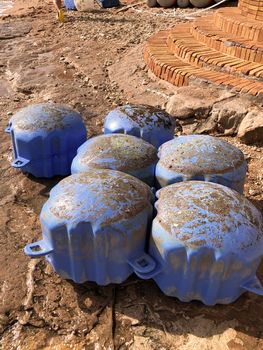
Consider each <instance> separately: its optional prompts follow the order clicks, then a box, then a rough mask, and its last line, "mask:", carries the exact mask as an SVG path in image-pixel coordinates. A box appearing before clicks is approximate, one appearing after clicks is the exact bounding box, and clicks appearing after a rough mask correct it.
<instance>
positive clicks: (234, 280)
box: [137, 181, 263, 305]
mask: <svg viewBox="0 0 263 350" xmlns="http://www.w3.org/2000/svg"><path fill="white" fill-rule="evenodd" d="M157 197H158V201H157V202H156V204H155V206H156V209H157V216H156V217H155V219H154V220H153V225H152V233H151V238H150V247H149V255H150V257H151V258H152V259H153V260H154V261H155V262H156V267H155V269H153V270H152V271H150V272H149V273H147V274H141V273H137V274H138V275H139V276H140V277H141V278H145V279H147V278H153V279H154V280H155V281H156V283H157V284H158V286H159V287H160V289H161V290H162V291H163V292H164V293H165V294H166V295H169V296H173V297H177V298H179V299H180V300H181V301H185V302H188V301H191V300H200V301H202V302H203V303H204V304H206V305H214V304H218V303H219V304H228V303H231V302H233V301H235V300H236V299H237V298H238V297H239V296H240V295H241V294H242V293H244V292H246V291H250V292H254V293H256V294H259V295H263V287H262V286H261V284H260V282H259V281H258V279H257V277H256V270H257V267H258V265H259V263H260V260H261V257H262V255H263V232H262V216H261V213H260V212H259V211H258V210H257V209H256V208H255V207H254V206H253V205H252V204H251V203H250V202H249V201H248V200H247V199H246V198H245V197H243V196H241V195H240V194H239V193H238V192H236V191H233V190H231V189H229V188H227V187H225V186H222V185H219V184H214V183H209V182H201V181H188V182H181V183H178V184H173V185H170V186H167V187H165V188H162V189H161V190H159V191H158V192H157Z"/></svg>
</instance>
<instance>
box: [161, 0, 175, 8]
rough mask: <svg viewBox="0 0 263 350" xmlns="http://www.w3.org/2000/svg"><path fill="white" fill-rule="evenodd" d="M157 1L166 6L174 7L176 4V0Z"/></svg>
mask: <svg viewBox="0 0 263 350" xmlns="http://www.w3.org/2000/svg"><path fill="white" fill-rule="evenodd" d="M157 2H158V4H159V5H160V6H162V7H164V8H168V7H173V6H175V5H176V0H157Z"/></svg>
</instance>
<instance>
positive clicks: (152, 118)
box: [118, 104, 172, 129]
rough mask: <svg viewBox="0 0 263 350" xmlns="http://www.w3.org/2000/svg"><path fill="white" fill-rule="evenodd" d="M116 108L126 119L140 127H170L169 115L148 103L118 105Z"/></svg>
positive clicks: (170, 119)
mask: <svg viewBox="0 0 263 350" xmlns="http://www.w3.org/2000/svg"><path fill="white" fill-rule="evenodd" d="M118 109H119V111H120V112H121V113H123V114H124V115H125V116H127V118H128V119H130V120H131V121H132V122H133V123H135V124H137V125H138V126H139V127H141V128H143V127H144V126H145V125H148V126H152V127H162V128H165V129H170V128H171V127H172V118H171V116H170V115H169V114H168V113H166V112H165V111H163V110H160V109H159V108H155V107H152V106H149V105H138V104H137V105H134V104H129V105H127V106H123V107H119V108H118Z"/></svg>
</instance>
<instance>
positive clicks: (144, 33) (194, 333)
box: [0, 0, 263, 350]
mask: <svg viewBox="0 0 263 350" xmlns="http://www.w3.org/2000/svg"><path fill="white" fill-rule="evenodd" d="M140 8H142V7H140ZM118 11H119V10H117V9H114V10H106V11H105V10H101V9H99V8H98V7H97V8H95V9H94V10H92V11H90V12H88V13H77V12H72V13H68V14H66V23H65V24H64V25H59V24H58V23H57V21H56V19H55V15H54V12H53V8H52V5H51V3H49V2H46V1H39V0H33V1H30V4H28V3H27V2H23V1H21V0H20V1H19V2H16V6H15V9H14V10H13V11H12V12H11V15H8V16H7V15H6V16H4V17H2V18H1V19H0V111H1V118H0V126H1V128H0V129H1V131H0V133H1V134H0V135H1V141H0V144H1V155H0V157H1V170H0V171H1V176H0V205H1V210H0V231H1V233H0V247H1V252H0V253H1V254H0V266H1V269H0V288H1V289H0V302H1V309H0V332H1V340H0V344H1V345H0V346H1V348H2V349H63V350H64V349H96V350H100V349H134V350H137V349H145V350H146V349H147V350H148V349H156V350H157V349H158V350H161V349H180V350H192V349H195V350H206V349H207V350H210V349H214V350H225V349H230V350H242V349H247V350H250V349H251V350H261V349H263V317H262V315H263V299H262V298H261V297H258V296H256V295H253V294H248V293H247V294H245V295H243V296H242V297H241V298H240V299H239V300H238V301H237V302H235V303H234V304H231V305H228V306H220V305H219V306H216V307H205V306H203V305H202V304H201V303H199V302H192V303H187V304H185V303H181V302H179V301H178V300H176V299H173V298H169V297H166V296H164V295H163V294H162V293H161V292H160V290H159V289H158V287H157V286H156V285H155V283H154V282H153V281H146V282H144V281H140V280H139V279H137V278H136V277H135V276H132V277H131V278H130V279H129V280H128V281H126V282H125V283H123V284H122V285H116V286H115V285H111V286H107V287H98V286H96V285H94V284H92V283H85V284H83V285H77V284H74V283H72V282H70V281H65V280H61V279H60V278H59V276H57V275H56V274H55V273H54V272H53V271H52V269H51V267H50V266H49V265H48V264H47V263H46V262H45V260H30V259H29V258H27V257H26V256H25V255H24V253H23V247H24V245H25V244H26V243H28V242H32V241H33V240H37V239H39V238H40V237H41V230H40V224H39V220H38V215H39V212H40V210H41V207H42V205H43V203H44V202H45V201H46V199H47V198H48V194H49V190H50V188H51V187H52V186H54V185H55V184H56V183H57V182H58V181H59V180H60V179H59V178H55V179H51V180H45V179H34V178H33V177H31V176H25V175H23V174H22V173H20V172H17V171H15V170H14V169H12V168H11V167H10V160H11V158H12V153H11V144H10V140H9V137H8V135H6V134H4V132H3V129H4V128H5V126H6V124H7V122H8V119H9V118H10V116H11V115H12V114H13V113H14V112H16V111H17V110H18V109H19V108H21V107H24V106H27V105H28V104H31V103H37V102H42V101H48V100H52V101H54V102H63V103H68V104H69V105H71V106H73V107H74V108H76V109H77V110H78V111H80V112H81V113H82V114H83V117H84V120H85V122H86V125H87V127H88V130H89V135H94V134H98V133H100V132H101V127H102V124H103V119H104V116H105V115H106V113H107V111H109V110H110V109H112V108H113V107H114V106H116V105H118V104H122V103H125V102H126V101H130V102H144V103H149V104H152V105H162V104H163V103H165V102H166V101H167V98H168V97H169V95H171V94H172V93H173V91H174V87H171V86H170V85H168V84H166V83H163V82H158V81H156V80H153V79H151V78H152V77H151V76H149V75H148V73H147V69H146V67H145V65H144V62H143V60H142V56H141V52H142V44H143V43H144V41H145V40H146V39H147V38H148V37H149V36H150V35H151V34H152V33H154V32H155V31H157V30H160V29H162V28H167V27H169V26H171V25H172V24H175V23H176V21H177V19H175V18H165V17H157V16H150V15H149V14H148V13H138V12H135V11H134V10H132V9H129V10H127V11H120V12H118ZM152 11H154V12H159V13H160V12H161V10H158V9H157V10H156V9H154V10H152ZM189 11H190V10H189ZM229 141H230V142H232V143H234V144H236V145H238V146H240V148H241V149H242V150H243V151H244V153H245V154H246V157H247V160H248V162H249V173H248V178H247V184H246V195H247V197H248V198H250V199H251V200H253V202H254V203H255V204H256V205H257V206H258V207H259V208H261V209H262V208H263V195H262V190H261V186H262V177H263V172H262V150H261V149H260V148H259V147H256V146H245V145H242V144H240V143H239V142H238V141H237V140H236V139H235V138H229ZM258 275H259V277H260V278H261V280H263V266H262V267H261V269H260V271H259V274H258Z"/></svg>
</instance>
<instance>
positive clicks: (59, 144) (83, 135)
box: [6, 103, 87, 177]
mask: <svg viewBox="0 0 263 350" xmlns="http://www.w3.org/2000/svg"><path fill="white" fill-rule="evenodd" d="M6 132H7V133H10V134H11V137H12V145H13V154H14V160H13V162H12V166H13V167H14V168H19V169H21V170H22V171H23V172H27V173H30V174H32V175H34V176H36V177H53V176H55V175H69V174H70V167H71V162H72V159H73V158H74V157H75V155H76V153H77V149H78V147H79V146H80V145H81V144H82V143H83V142H85V141H86V139H87V132H86V128H85V125H84V124H83V121H82V119H81V116H80V114H79V113H77V112H75V111H74V110H72V109H71V108H69V107H67V106H64V105H59V104H55V103H43V104H38V105H32V106H29V107H26V108H23V109H22V110H20V111H19V112H17V113H16V114H15V115H14V116H13V117H12V118H11V120H10V122H9V125H8V127H7V128H6Z"/></svg>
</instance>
